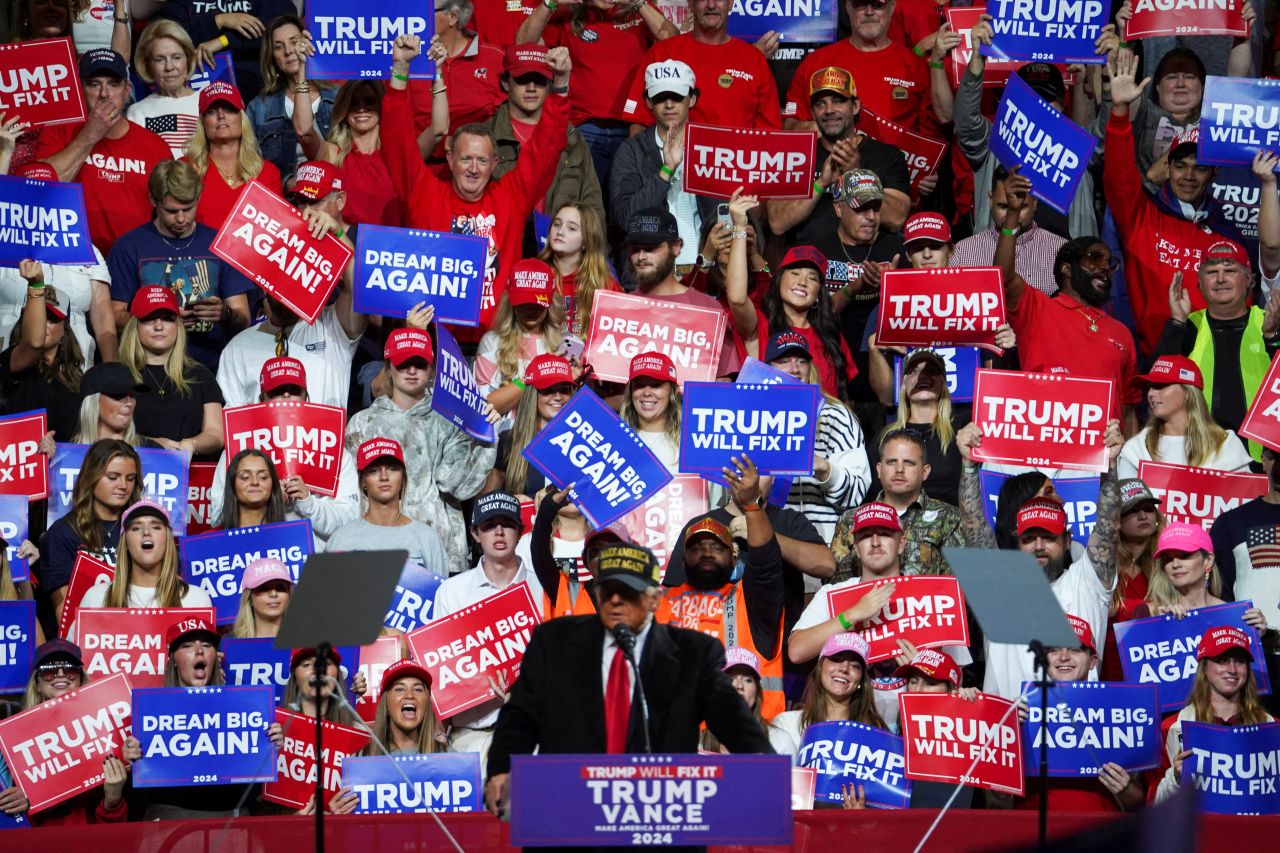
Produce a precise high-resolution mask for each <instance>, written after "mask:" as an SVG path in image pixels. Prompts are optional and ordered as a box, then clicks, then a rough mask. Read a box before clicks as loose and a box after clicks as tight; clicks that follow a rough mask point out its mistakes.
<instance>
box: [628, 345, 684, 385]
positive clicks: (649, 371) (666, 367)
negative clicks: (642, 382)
mask: <svg viewBox="0 0 1280 853" xmlns="http://www.w3.org/2000/svg"><path fill="white" fill-rule="evenodd" d="M641 377H644V378H647V379H656V380H658V381H659V382H675V381H676V366H675V364H674V363H672V361H671V359H670V358H668V357H667V356H666V355H664V354H663V353H660V352H642V353H640V354H639V355H638V356H636V357H635V358H633V359H631V373H630V375H629V376H628V377H627V381H628V382H634V381H635V380H637V379H640V378H641Z"/></svg>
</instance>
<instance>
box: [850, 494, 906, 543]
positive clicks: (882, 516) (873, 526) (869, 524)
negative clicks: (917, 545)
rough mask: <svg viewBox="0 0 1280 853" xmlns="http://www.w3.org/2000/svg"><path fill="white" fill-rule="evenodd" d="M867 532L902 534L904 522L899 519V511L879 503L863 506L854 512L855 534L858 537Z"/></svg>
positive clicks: (873, 502)
mask: <svg viewBox="0 0 1280 853" xmlns="http://www.w3.org/2000/svg"><path fill="white" fill-rule="evenodd" d="M865 530H887V531H889V532H890V533H901V532H902V522H901V521H900V520H899V519H898V511H897V510H896V509H894V508H893V507H891V506H889V505H888V504H886V503H880V502H879V501H872V502H871V503H866V504H863V505H862V506H860V507H858V508H857V509H855V510H854V511H853V533H854V535H855V536H856V535H857V534H859V533H862V532H863V531H865Z"/></svg>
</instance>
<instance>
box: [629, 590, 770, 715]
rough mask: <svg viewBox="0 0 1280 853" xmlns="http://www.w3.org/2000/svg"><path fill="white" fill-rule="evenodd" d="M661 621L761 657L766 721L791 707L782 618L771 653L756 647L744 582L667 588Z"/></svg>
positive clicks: (762, 692) (661, 611) (761, 677)
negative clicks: (785, 678) (716, 586)
mask: <svg viewBox="0 0 1280 853" xmlns="http://www.w3.org/2000/svg"><path fill="white" fill-rule="evenodd" d="M655 618H656V619H657V620H658V621H659V622H664V623H667V624H670V625H675V626H676V627H678V628H689V629H690V630H693V631H701V632H702V633H704V634H707V635H709V636H712V637H715V638H716V639H717V640H719V641H720V642H722V643H724V645H725V647H726V648H728V647H729V646H739V647H741V648H744V649H749V650H751V651H752V652H753V653H754V654H755V656H756V657H758V658H760V664H761V666H760V669H761V672H760V691H761V692H760V695H761V699H762V702H761V706H760V713H761V715H762V716H763V717H764V718H765V719H766V720H772V719H773V718H774V715H776V714H780V713H782V712H783V711H785V710H786V709H787V697H786V694H784V693H783V690H782V646H783V643H782V618H781V617H779V618H778V646H777V648H776V649H774V650H773V655H772V656H768V655H766V654H764V653H763V652H762V651H761V650H760V649H757V648H756V643H755V638H754V637H752V636H751V620H750V619H749V618H748V617H747V606H746V602H745V601H744V600H743V598H742V585H741V584H737V583H731V584H726V585H725V586H722V587H720V588H719V589H694V588H693V587H691V586H689V585H688V584H685V585H684V586H678V587H675V588H673V589H669V590H667V594H666V595H665V596H663V598H662V605H661V606H660V607H659V608H658V615H657V616H656V617H655Z"/></svg>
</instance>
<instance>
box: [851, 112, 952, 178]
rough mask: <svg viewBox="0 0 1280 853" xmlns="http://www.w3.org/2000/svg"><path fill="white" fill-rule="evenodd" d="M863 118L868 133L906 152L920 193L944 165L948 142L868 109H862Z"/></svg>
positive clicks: (905, 157)
mask: <svg viewBox="0 0 1280 853" xmlns="http://www.w3.org/2000/svg"><path fill="white" fill-rule="evenodd" d="M862 118H863V119H865V121H863V122H861V124H862V130H863V131H864V132H865V133H866V134H867V136H870V137H871V138H872V139H875V140H878V141H880V142H883V143H884V144H885V145H892V146H893V147H894V148H897V149H898V150H899V151H901V152H902V157H903V159H904V160H906V161H907V171H908V172H910V173H911V194H912V195H915V196H918V195H919V194H920V182H921V181H922V180H924V179H925V178H926V177H928V176H929V175H932V174H933V173H934V172H937V171H938V167H939V166H940V165H942V158H943V157H944V156H945V155H946V153H947V143H945V142H943V141H942V140H940V139H933V138H932V137H929V136H921V135H920V134H918V133H914V132H912V131H910V130H907V129H906V128H905V127H903V126H902V125H900V124H896V123H894V122H891V121H889V120H888V119H887V118H884V117H883V116H878V115H876V114H875V113H873V112H871V110H868V109H864V110H863V111H862Z"/></svg>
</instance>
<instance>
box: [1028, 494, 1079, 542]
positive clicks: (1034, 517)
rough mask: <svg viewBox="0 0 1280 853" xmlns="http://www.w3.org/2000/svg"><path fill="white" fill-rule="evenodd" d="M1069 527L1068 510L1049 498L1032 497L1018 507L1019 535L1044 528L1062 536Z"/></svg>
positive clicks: (1050, 532) (1051, 533)
mask: <svg viewBox="0 0 1280 853" xmlns="http://www.w3.org/2000/svg"><path fill="white" fill-rule="evenodd" d="M1066 529H1067V512H1066V510H1064V509H1063V508H1062V504H1060V503H1058V502H1057V501H1051V500H1049V499H1048V498H1032V499H1031V500H1029V501H1027V502H1026V503H1024V504H1023V505H1022V506H1021V507H1020V508H1019V509H1018V535H1019V536H1021V535H1022V534H1024V533H1026V532H1027V531H1028V530H1043V531H1045V532H1047V533H1048V534H1049V535H1051V536H1061V535H1062V532H1063V531H1064V530H1066Z"/></svg>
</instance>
